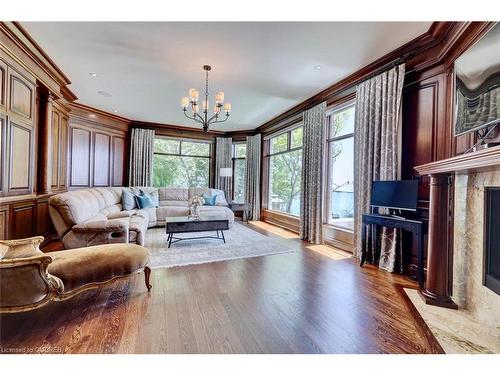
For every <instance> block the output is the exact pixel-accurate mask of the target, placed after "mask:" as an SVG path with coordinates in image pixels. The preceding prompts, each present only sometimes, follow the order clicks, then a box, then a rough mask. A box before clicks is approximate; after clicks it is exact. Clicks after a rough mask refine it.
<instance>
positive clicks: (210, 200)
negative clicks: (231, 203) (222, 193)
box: [202, 194, 217, 206]
mask: <svg viewBox="0 0 500 375" xmlns="http://www.w3.org/2000/svg"><path fill="white" fill-rule="evenodd" d="M202 197H203V199H205V203H203V205H204V206H215V200H216V199H217V196H216V195H212V196H208V195H206V194H203V195H202Z"/></svg>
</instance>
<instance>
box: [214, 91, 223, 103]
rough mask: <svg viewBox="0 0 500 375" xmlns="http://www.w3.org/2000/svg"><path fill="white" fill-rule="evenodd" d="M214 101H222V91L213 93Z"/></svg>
mask: <svg viewBox="0 0 500 375" xmlns="http://www.w3.org/2000/svg"><path fill="white" fill-rule="evenodd" d="M215 101H216V102H217V103H222V102H223V101H224V93H223V92H222V91H219V92H217V94H215Z"/></svg>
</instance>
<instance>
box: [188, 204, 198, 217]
mask: <svg viewBox="0 0 500 375" xmlns="http://www.w3.org/2000/svg"><path fill="white" fill-rule="evenodd" d="M189 216H191V218H192V219H195V220H196V219H199V218H200V206H199V205H197V204H194V205H192V206H191V208H190V214H189Z"/></svg>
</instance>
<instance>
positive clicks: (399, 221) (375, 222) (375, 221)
mask: <svg viewBox="0 0 500 375" xmlns="http://www.w3.org/2000/svg"><path fill="white" fill-rule="evenodd" d="M361 222H362V224H361V242H362V245H361V261H360V264H359V266H360V267H363V264H364V263H365V261H366V255H367V248H366V226H367V225H370V226H371V227H372V228H373V229H374V230H373V231H372V236H371V241H372V243H373V246H374V248H375V250H376V249H377V244H378V242H379V238H378V227H379V226H380V227H386V228H395V229H403V230H407V231H409V232H411V233H413V234H414V235H415V238H416V240H417V268H418V269H417V280H418V286H419V288H420V289H423V288H424V230H425V229H426V225H425V223H424V222H422V221H419V220H413V219H406V218H404V217H401V216H396V215H381V214H363V215H362V219H361ZM373 233H375V236H376V237H377V238H374V237H375V236H373Z"/></svg>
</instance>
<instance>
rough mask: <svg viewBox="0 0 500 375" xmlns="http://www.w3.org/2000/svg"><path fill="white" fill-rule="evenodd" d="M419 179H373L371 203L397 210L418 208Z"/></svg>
mask: <svg viewBox="0 0 500 375" xmlns="http://www.w3.org/2000/svg"><path fill="white" fill-rule="evenodd" d="M417 194H418V180H401V181H373V182H372V196H371V201H370V204H371V206H372V207H386V208H393V209H397V210H407V211H416V210H417Z"/></svg>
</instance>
